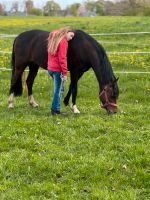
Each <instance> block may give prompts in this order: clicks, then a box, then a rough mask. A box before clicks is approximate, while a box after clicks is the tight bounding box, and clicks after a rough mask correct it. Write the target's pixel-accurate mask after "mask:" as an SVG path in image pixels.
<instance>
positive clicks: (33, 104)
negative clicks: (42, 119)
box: [28, 95, 39, 108]
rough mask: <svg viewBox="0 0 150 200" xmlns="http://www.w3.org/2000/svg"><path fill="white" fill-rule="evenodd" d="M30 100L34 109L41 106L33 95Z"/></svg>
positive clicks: (29, 97)
mask: <svg viewBox="0 0 150 200" xmlns="http://www.w3.org/2000/svg"><path fill="white" fill-rule="evenodd" d="M28 100H29V104H30V105H31V106H32V107H34V108H36V107H39V105H38V104H37V103H36V101H35V100H34V97H33V95H30V96H28Z"/></svg>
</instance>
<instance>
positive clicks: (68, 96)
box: [63, 84, 71, 106]
mask: <svg viewBox="0 0 150 200" xmlns="http://www.w3.org/2000/svg"><path fill="white" fill-rule="evenodd" d="M70 96H71V84H70V86H69V90H68V93H67V95H66V96H65V98H64V101H63V102H64V104H65V106H68V104H69V99H70Z"/></svg>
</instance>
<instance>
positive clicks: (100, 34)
mask: <svg viewBox="0 0 150 200" xmlns="http://www.w3.org/2000/svg"><path fill="white" fill-rule="evenodd" d="M142 34H150V32H120V33H90V35H91V36H113V35H142ZM16 36H17V35H16V34H0V39H1V38H2V39H3V38H15V37H16ZM98 42H102V43H108V44H109V43H110V44H123V45H128V44H130V45H132V44H133V43H128V42H118V41H117V42H112V41H100V40H98ZM142 45H145V46H148V45H150V44H142ZM11 53H12V52H11V51H0V55H2V56H3V55H5V56H7V55H8V56H11ZM107 54H108V55H144V54H147V55H149V54H150V51H143V52H142V51H129V52H127V51H124V52H107ZM3 62H5V63H4V66H7V65H8V64H10V61H9V62H8V59H5V60H4V61H3ZM0 65H1V63H0ZM0 70H3V71H10V70H11V69H9V68H0ZM121 73H122V72H121ZM123 73H125V72H123ZM127 73H129V72H127ZM131 73H133V72H131ZM141 73H143V72H141Z"/></svg>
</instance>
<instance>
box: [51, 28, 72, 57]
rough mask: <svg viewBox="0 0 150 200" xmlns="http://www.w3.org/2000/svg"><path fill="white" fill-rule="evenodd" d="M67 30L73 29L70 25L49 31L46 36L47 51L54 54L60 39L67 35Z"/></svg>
mask: <svg viewBox="0 0 150 200" xmlns="http://www.w3.org/2000/svg"><path fill="white" fill-rule="evenodd" d="M68 32H74V31H73V29H71V28H70V27H64V28H60V29H57V30H54V31H53V32H51V33H50V35H49V37H48V52H50V53H51V54H52V55H55V54H56V51H57V49H58V45H59V43H60V41H61V40H62V38H64V37H65V36H66V35H67V33H68Z"/></svg>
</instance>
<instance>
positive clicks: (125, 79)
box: [0, 17, 150, 200]
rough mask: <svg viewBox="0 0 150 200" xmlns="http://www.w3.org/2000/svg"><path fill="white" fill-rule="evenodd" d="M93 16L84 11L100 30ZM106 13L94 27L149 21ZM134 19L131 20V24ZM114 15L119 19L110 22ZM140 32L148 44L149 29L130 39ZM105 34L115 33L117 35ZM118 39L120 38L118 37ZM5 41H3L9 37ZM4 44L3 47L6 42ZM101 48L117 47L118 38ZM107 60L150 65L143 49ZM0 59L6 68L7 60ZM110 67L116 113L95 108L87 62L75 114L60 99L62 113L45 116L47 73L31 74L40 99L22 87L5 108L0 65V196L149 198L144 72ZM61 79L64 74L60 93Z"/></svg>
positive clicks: (6, 77) (6, 76)
mask: <svg viewBox="0 0 150 200" xmlns="http://www.w3.org/2000/svg"><path fill="white" fill-rule="evenodd" d="M1 19H2V20H6V19H7V20H8V22H9V20H10V19H9V18H1ZM13 19H14V18H12V19H11V20H13ZM29 19H30V18H28V19H27V20H29ZM36 19H40V18H36ZM44 19H46V20H50V19H49V18H42V20H43V21H44ZM94 19H95V21H94ZM100 19H101V18H92V19H91V20H92V23H91V24H90V25H89V26H91V27H95V32H96V31H98V32H100V28H101V26H100V25H99V24H98V23H97V21H98V20H100ZM111 19H113V20H112V23H111V21H110V19H109V18H107V17H106V18H103V20H102V25H103V29H102V30H101V32H107V31H108V30H109V29H110V31H111V32H116V31H118V32H121V31H127V32H128V31H132V30H131V28H133V29H134V30H133V31H135V30H136V31H138V29H140V30H139V31H148V26H147V29H146V26H145V23H147V24H148V23H149V21H150V20H148V19H149V18H132V17H131V18H126V17H123V18H120V17H118V18H117V17H116V18H111ZM143 19H145V21H143ZM15 20H19V19H18V18H17V19H15ZM30 20H31V19H30ZM30 20H29V21H28V22H27V21H25V22H26V23H29V22H30ZM56 20H57V21H58V22H59V20H60V22H61V23H62V25H63V22H67V19H66V18H62V19H61V18H56ZM68 20H71V19H68ZM80 20H81V25H82V26H83V25H84V20H85V25H86V23H87V22H86V20H87V18H82V19H78V18H77V19H73V22H74V23H75V21H78V26H79V22H80ZM104 20H105V21H104ZM127 20H128V22H127ZM137 21H138V23H137V26H135V27H131V26H130V25H131V24H132V25H133V24H136V22H137ZM104 22H105V23H104ZM122 22H124V23H126V25H127V23H128V24H129V25H128V26H125V24H124V23H122ZM43 23H44V22H43ZM115 23H117V24H120V27H118V26H113V25H114V24H115ZM0 24H1V22H0ZM29 24H30V23H29ZM29 26H31V25H29ZM55 26H57V24H56V25H55ZM43 27H44V25H43ZM114 27H117V30H115V29H116V28H114ZM140 27H141V28H140ZM7 28H8V27H7ZM25 28H26V27H24V29H25ZM45 29H46V28H45ZM0 30H1V29H0ZM2 30H4V32H5V33H6V30H7V29H6V27H4V26H3V29H2ZM13 30H14V33H15V32H16V33H17V27H15V25H14V27H13V29H12V30H11V31H12V33H13ZM20 30H21V29H20ZM93 32H94V31H93ZM144 38H145V39H146V41H145V44H146V43H147V44H148V42H149V41H148V39H149V38H148V36H143V37H141V38H140V37H139V40H137V36H131V40H135V42H137V43H139V45H141V43H143V41H144ZM104 39H105V38H103V40H104ZM109 39H110V40H112V41H116V42H117V41H118V38H112V37H110V38H109ZM119 40H121V41H123V40H125V38H122V37H119ZM3 41H5V40H3ZM129 42H130V41H129ZM4 43H5V42H4ZM1 44H3V42H2V43H1ZM8 44H9V45H8V47H9V48H10V47H11V45H10V42H9V43H8ZM109 45H110V44H109ZM4 46H6V48H7V45H6V44H4ZM131 47H132V46H131ZM131 47H130V46H129V45H128V48H131ZM105 48H107V49H108V51H111V50H113V51H117V50H118V46H117V47H116V46H114V48H113V47H112V46H111V45H110V48H109V46H107V47H106V46H105ZM111 48H112V49H111ZM119 50H122V49H119ZM131 50H132V48H131ZM141 50H142V51H143V48H142V49H141ZM146 50H148V49H146ZM2 58H3V57H2ZM110 60H111V63H112V64H113V69H114V71H122V70H126V71H135V70H137V71H149V70H150V68H149V67H150V65H149V63H150V62H149V61H150V60H149V56H147V55H145V56H143V55H142V56H141V57H140V56H139V55H136V56H131V55H126V56H125V55H121V56H114V55H110ZM8 62H9V59H8ZM131 62H132V63H131ZM142 62H144V65H142V64H141V63H142ZM6 67H8V68H9V67H10V64H8V65H7V66H6ZM26 75H27V72H26ZM116 75H117V76H119V77H120V79H119V88H120V96H119V100H118V104H119V108H120V113H118V114H116V115H112V116H108V115H107V113H106V112H105V111H104V110H103V109H101V108H100V106H99V103H100V102H99V99H98V83H97V81H96V78H95V75H94V73H93V72H92V71H91V70H90V71H89V72H87V73H85V74H84V76H83V77H82V79H81V80H80V81H79V89H78V97H77V105H78V107H79V109H80V111H81V114H80V115H74V114H73V113H71V112H70V109H69V108H68V107H64V105H63V104H62V110H63V111H65V112H67V113H68V116H67V117H61V116H56V117H52V116H50V115H49V110H50V105H51V98H52V90H53V83H52V80H51V79H50V78H49V77H48V75H47V73H45V72H43V71H40V72H39V74H38V76H37V78H36V80H35V84H34V88H33V89H34V97H35V99H36V100H37V101H38V103H39V104H40V107H39V108H38V109H34V108H31V107H30V106H29V105H28V103H27V96H26V90H24V94H23V96H22V97H18V98H15V109H12V110H9V109H8V108H7V98H8V91H9V84H10V76H11V72H9V71H0V86H1V87H0V97H1V98H0V152H1V157H0V160H1V161H0V199H2V200H10V199H13V200H18V199H20V200H29V199H31V200H32V199H34V200H37V199H38V200H40V199H41V200H43V199H45V200H46V199H59V200H76V199H78V200H79V199H87V200H149V199H150V181H149V180H150V142H149V141H150V123H149V120H150V107H149V100H150V76H149V74H119V73H118V74H117V73H116ZM68 85H69V81H68V82H67V83H66V85H65V93H66V92H67V88H68Z"/></svg>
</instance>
